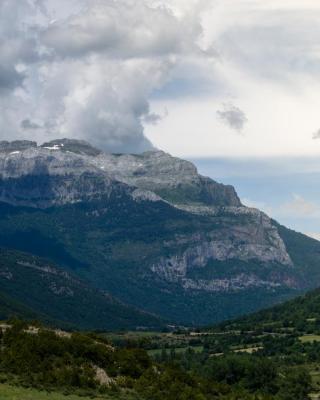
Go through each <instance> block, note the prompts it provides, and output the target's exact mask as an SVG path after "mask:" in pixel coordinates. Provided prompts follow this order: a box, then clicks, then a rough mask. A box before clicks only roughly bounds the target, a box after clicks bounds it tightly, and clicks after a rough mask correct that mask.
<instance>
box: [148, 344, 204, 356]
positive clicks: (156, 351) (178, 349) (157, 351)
mask: <svg viewBox="0 0 320 400" xmlns="http://www.w3.org/2000/svg"><path fill="white" fill-rule="evenodd" d="M188 349H191V350H193V351H194V352H196V353H201V352H202V351H203V346H187V347H176V348H174V351H175V353H176V354H183V353H185V352H186V351H187V350H188ZM162 350H163V349H153V350H148V351H147V352H148V354H149V356H150V357H155V356H157V355H158V356H160V355H161V353H162ZM165 350H166V353H167V354H168V355H169V354H170V351H171V349H165Z"/></svg>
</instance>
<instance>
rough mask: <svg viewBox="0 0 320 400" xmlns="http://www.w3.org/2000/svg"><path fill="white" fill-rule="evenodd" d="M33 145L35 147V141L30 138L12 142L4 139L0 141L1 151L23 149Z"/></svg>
mask: <svg viewBox="0 0 320 400" xmlns="http://www.w3.org/2000/svg"><path fill="white" fill-rule="evenodd" d="M35 147H37V142H32V141H30V140H14V141H13V142H7V141H6V140H3V141H0V152H1V153H11V152H16V151H23V150H27V149H29V148H35Z"/></svg>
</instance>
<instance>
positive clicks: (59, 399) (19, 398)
mask: <svg viewBox="0 0 320 400" xmlns="http://www.w3.org/2000/svg"><path fill="white" fill-rule="evenodd" d="M136 399H137V398H136V397H133V396H131V395H130V394H129V393H126V394H125V393H123V394H122V395H121V394H117V395H115V396H109V395H101V396H98V397H92V396H89V397H87V396H76V395H72V394H71V395H67V396H66V395H63V394H62V393H58V392H46V391H39V390H36V389H25V388H22V387H18V386H11V385H8V384H0V400H136Z"/></svg>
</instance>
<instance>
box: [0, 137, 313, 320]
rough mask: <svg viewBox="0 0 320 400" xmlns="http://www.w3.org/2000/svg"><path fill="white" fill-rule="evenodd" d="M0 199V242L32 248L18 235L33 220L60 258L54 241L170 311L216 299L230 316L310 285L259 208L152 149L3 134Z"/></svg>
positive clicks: (100, 282) (183, 312)
mask: <svg viewBox="0 0 320 400" xmlns="http://www.w3.org/2000/svg"><path fill="white" fill-rule="evenodd" d="M0 201H1V202H2V206H1V207H2V208H3V210H5V211H3V212H2V213H0V214H2V217H1V215H0V229H1V230H2V231H3V232H6V235H2V236H1V235H0V245H1V244H3V245H10V246H11V247H12V246H19V245H20V246H21V243H22V242H23V243H24V244H23V245H24V247H23V248H22V250H28V251H32V252H36V253H37V252H40V250H41V251H42V250H43V249H40V248H38V247H37V245H34V244H31V243H30V244H28V243H29V242H28V239H25V235H27V234H28V232H33V234H34V240H35V241H36V240H39V241H40V242H41V241H43V240H45V243H46V245H45V246H46V247H45V246H44V248H45V250H46V251H47V252H48V254H49V255H50V257H51V258H52V259H54V260H55V261H56V262H60V263H61V259H59V257H60V255H61V254H60V253H59V252H58V251H55V250H54V248H53V247H52V246H53V244H52V243H59V246H61V248H63V252H64V253H67V254H68V255H69V256H70V255H72V257H71V258H70V257H69V258H66V259H64V260H62V264H63V265H64V268H66V269H72V270H75V271H76V273H77V274H78V275H79V276H81V277H82V278H84V279H87V280H89V281H91V282H92V283H93V284H94V285H96V286H97V287H99V288H100V289H103V290H108V291H110V293H112V294H114V295H115V296H117V297H119V298H120V299H121V300H122V301H125V302H128V303H131V304H134V305H135V306H138V307H142V308H144V309H146V310H148V311H151V312H155V313H157V314H159V315H163V316H165V317H167V318H175V319H176V320H179V321H183V322H188V321H189V322H190V321H196V322H197V321H202V322H203V321H204V320H205V318H211V320H213V319H221V318H222V317H221V316H214V317H213V313H214V312H217V307H218V304H220V306H221V301H222V299H224V300H223V301H224V303H225V304H224V305H223V306H222V308H221V310H219V313H218V314H219V315H220V314H222V313H223V312H224V313H225V315H226V317H229V316H231V314H232V313H233V314H232V315H237V314H239V313H240V312H245V311H247V310H251V309H256V308H258V307H261V306H266V305H268V304H270V302H272V301H277V299H278V298H279V297H278V296H286V295H289V293H291V292H292V291H296V290H299V289H300V288H302V287H306V286H308V285H309V283H306V279H305V278H302V277H301V270H300V269H299V268H297V265H296V263H295V262H293V261H292V257H291V255H290V254H289V252H288V249H287V247H286V243H285V242H284V240H283V239H282V237H283V235H280V234H279V229H278V226H277V225H276V224H275V223H274V222H273V221H272V220H271V219H270V218H269V217H268V216H267V215H266V214H264V213H262V212H260V211H259V210H256V209H251V208H247V207H244V206H243V205H242V204H241V202H240V200H239V198H238V196H237V194H236V192H235V189H234V188H233V187H231V186H225V185H223V184H220V183H217V182H215V181H214V180H212V179H210V178H206V177H203V176H201V175H199V174H198V172H197V169H196V167H195V166H194V165H193V164H192V163H190V162H188V161H184V160H181V159H178V158H175V157H172V156H170V155H169V154H166V153H164V152H161V151H155V152H147V153H143V154H141V155H128V154H120V155H116V154H106V153H103V152H102V151H100V150H99V149H95V148H94V147H92V146H91V145H90V144H88V143H86V142H83V141H75V140H68V139H63V140H55V141H53V142H49V143H45V144H43V145H42V146H37V145H36V144H35V143H33V142H25V141H23V142H12V143H8V142H0ZM8 215H9V216H10V217H8ZM23 238H24V239H23ZM37 238H38V239H37ZM19 243H20V244H19ZM59 248H60V247H59ZM41 255H42V254H41ZM70 259H72V260H75V259H76V260H78V261H77V262H76V263H75V264H73V262H70V261H68V260H70ZM74 265H80V267H75V266H74ZM83 265H85V267H83ZM75 268H76V269H75ZM257 291H258V292H259V293H260V294H259V296H260V297H259V301H257V302H256V303H254V296H255V295H257ZM262 293H263V294H262ZM237 294H241V295H242V296H245V298H246V300H245V301H244V300H243V304H241V307H240V304H236V303H234V302H232V301H235V302H237V300H232V301H231V299H236V297H235V296H236V295H237ZM212 296H213V297H212ZM216 296H220V297H219V298H218V299H217V298H216ZM225 296H227V297H225ZM247 298H248V299H249V298H250V300H248V299H247ZM271 298H272V300H271ZM252 302H253V303H254V304H252ZM229 303H230V304H229ZM249 303H250V306H249V305H248V304H249ZM169 304H170V306H169ZM203 304H206V307H207V310H206V311H205V310H203V306H202V305H203ZM171 305H172V306H173V308H170V307H171ZM239 307H240V308H239ZM231 309H232V311H231ZM223 310H224V311H223ZM187 313H189V315H187ZM218 314H217V315H218ZM207 322H210V321H207Z"/></svg>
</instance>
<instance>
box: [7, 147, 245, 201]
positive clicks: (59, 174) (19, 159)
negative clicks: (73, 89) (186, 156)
mask: <svg viewBox="0 0 320 400" xmlns="http://www.w3.org/2000/svg"><path fill="white" fill-rule="evenodd" d="M30 176H32V177H42V184H41V186H39V185H38V182H35V183H34V184H32V182H31V181H30V179H27V182H25V181H26V177H30ZM0 177H1V179H2V182H1V183H2V184H1V199H2V200H3V201H7V202H9V203H13V202H15V204H17V205H19V200H21V205H28V206H35V207H38V206H39V203H38V202H37V198H36V197H35V195H36V193H35V192H37V191H38V192H39V193H38V197H39V201H40V202H41V205H42V206H47V207H49V206H50V205H53V204H67V203H70V202H76V201H81V200H83V199H82V197H83V198H84V199H85V200H88V199H89V198H90V196H92V197H96V196H97V194H98V193H99V192H100V193H101V195H103V194H105V192H107V193H108V192H109V190H110V187H111V186H115V185H116V181H118V182H123V183H125V184H126V185H128V186H130V187H137V188H139V189H141V190H146V191H151V192H154V193H155V194H157V195H159V196H160V197H162V198H163V199H164V200H167V201H169V202H171V203H174V204H179V203H182V204H189V203H190V204H205V205H211V206H241V203H240V200H239V198H238V196H237V194H236V192H235V190H234V188H233V187H231V186H225V185H222V184H218V183H216V182H215V181H213V180H211V179H209V178H205V177H203V176H201V175H199V174H198V172H197V169H196V167H195V166H194V165H193V164H192V163H190V162H188V161H184V160H180V159H178V158H174V157H171V156H170V155H169V154H166V153H164V152H161V151H155V152H147V153H143V154H141V155H113V154H105V153H103V152H101V151H100V150H98V149H95V148H94V147H92V146H91V145H90V144H88V143H86V142H83V141H75V140H67V139H64V140H60V141H59V140H54V141H53V142H49V143H44V144H43V145H42V146H40V147H37V146H36V144H35V143H34V142H28V141H16V142H12V143H8V142H0ZM44 178H47V182H46V181H45V179H44ZM58 178H59V179H58ZM19 180H21V183H20V182H19ZM71 181H74V184H73V185H72V184H71ZM88 181H90V183H89V182H88ZM25 186H26V189H27V190H28V189H29V191H30V199H29V200H30V201H29V202H28V193H27V190H25ZM111 189H112V188H111ZM19 190H21V193H19ZM46 190H47V192H46ZM13 192H14V193H13ZM20 194H21V196H20ZM6 196H7V197H6ZM14 198H15V199H16V200H14ZM43 198H46V199H47V204H44V202H43ZM41 199H42V200H41Z"/></svg>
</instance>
